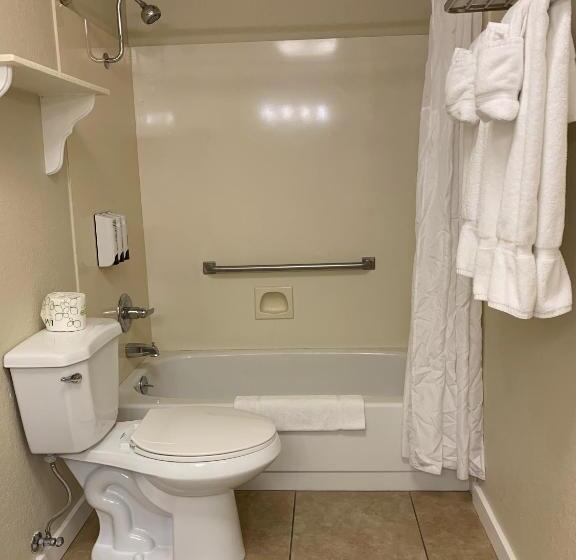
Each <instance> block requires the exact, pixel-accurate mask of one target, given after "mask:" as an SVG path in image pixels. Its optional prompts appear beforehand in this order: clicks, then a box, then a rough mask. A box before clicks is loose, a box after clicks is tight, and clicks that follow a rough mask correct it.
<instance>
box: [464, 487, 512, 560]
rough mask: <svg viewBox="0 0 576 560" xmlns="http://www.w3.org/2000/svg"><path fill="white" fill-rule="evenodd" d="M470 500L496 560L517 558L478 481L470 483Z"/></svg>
mask: <svg viewBox="0 0 576 560" xmlns="http://www.w3.org/2000/svg"><path fill="white" fill-rule="evenodd" d="M472 501H473V503H474V507H475V508H476V512H477V513H478V517H479V518H480V521H481V522H482V525H484V529H485V531H486V534H487V535H488V538H489V539H490V542H491V543H492V547H493V548H494V551H495V552H496V556H497V557H498V560H518V557H517V556H516V554H514V551H513V550H512V546H510V543H509V542H508V539H507V538H506V534H505V533H504V531H503V529H502V527H501V525H500V523H498V519H497V518H496V515H495V513H494V510H493V509H492V506H491V505H490V502H489V501H488V498H487V497H486V494H485V493H484V491H483V490H482V487H481V486H480V485H479V484H478V483H474V484H472Z"/></svg>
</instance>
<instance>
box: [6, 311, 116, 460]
mask: <svg viewBox="0 0 576 560" xmlns="http://www.w3.org/2000/svg"><path fill="white" fill-rule="evenodd" d="M121 332H122V331H121V329H120V325H119V324H118V322H116V321H114V320H112V319H88V321H87V326H86V328H85V329H84V330H82V331H78V332H51V331H47V330H42V331H40V332H38V333H36V334H35V335H33V336H31V337H30V338H28V339H26V340H25V341H23V342H22V343H20V344H19V345H18V346H16V348H14V349H13V350H11V351H10V352H8V353H7V354H6V355H5V356H4V367H6V368H9V369H10V373H11V375H12V381H13V384H14V390H15V392H16V399H17V401H18V408H19V410H20V417H21V418H22V424H23V425H24V431H25V433H26V438H27V440H28V446H29V447H30V451H32V453H42V454H59V453H78V452H80V451H84V450H85V449H88V448H89V447H92V446H93V445H95V444H96V443H98V442H99V441H100V440H101V439H102V438H103V437H104V436H105V435H106V434H107V433H108V432H109V431H110V429H111V428H112V427H113V426H114V424H115V423H116V417H117V415H118V382H119V378H118V375H119V374H118V337H119V336H120V334H121Z"/></svg>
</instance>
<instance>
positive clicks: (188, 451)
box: [130, 406, 276, 463]
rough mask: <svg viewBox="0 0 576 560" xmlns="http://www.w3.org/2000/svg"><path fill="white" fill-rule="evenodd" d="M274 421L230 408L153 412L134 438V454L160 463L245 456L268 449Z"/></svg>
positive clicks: (193, 461)
mask: <svg viewBox="0 0 576 560" xmlns="http://www.w3.org/2000/svg"><path fill="white" fill-rule="evenodd" d="M275 437H276V428H275V426H274V424H273V423H272V421H270V420H269V419H268V418H265V417H263V416H258V415H256V414H251V413H249V412H244V411H240V410H235V409H233V408H228V407H216V406H181V407H169V408H156V409H151V410H150V411H149V412H148V413H147V414H146V416H145V417H144V419H143V420H142V421H141V423H140V424H139V425H138V427H137V428H136V429H135V430H134V432H133V433H132V435H131V443H130V446H131V448H132V450H133V451H134V453H137V454H138V455H142V456H144V457H147V458H149V459H155V460H157V461H169V462H177V463H199V462H208V461H221V460H226V459H232V458H234V457H242V456H244V455H249V454H251V453H255V452H257V451H259V450H261V449H264V448H266V447H268V446H269V445H270V444H271V443H272V441H273V440H274V438H275Z"/></svg>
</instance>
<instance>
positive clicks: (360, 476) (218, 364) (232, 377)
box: [119, 349, 468, 490]
mask: <svg viewBox="0 0 576 560" xmlns="http://www.w3.org/2000/svg"><path fill="white" fill-rule="evenodd" d="M404 365H405V353H404V352H402V351H394V350H380V349H377V350H292V351H290V350H282V351H225V352H217V351H214V352H209V351H202V352H198V351H195V352H178V353H166V354H165V355H164V356H162V357H160V358H149V359H147V360H145V361H144V363H143V365H142V366H141V367H139V368H138V369H136V370H135V371H134V372H133V373H132V374H131V375H130V376H129V377H128V378H127V379H126V380H125V381H124V383H122V385H121V387H120V418H119V419H120V420H136V419H139V418H142V417H143V416H144V415H145V414H146V411H147V410H148V409H150V408H153V407H165V406H181V405H194V404H214V405H219V406H232V403H233V401H234V397H236V396H237V395H304V394H309V395H317V394H360V395H364V397H365V399H366V431H364V432H289V433H282V434H281V439H282V453H281V454H280V456H279V457H278V459H277V460H276V461H275V462H274V463H273V464H272V465H271V466H270V467H269V468H268V470H267V471H266V472H265V473H263V474H262V475H260V476H259V477H258V478H257V479H256V480H254V481H253V482H252V483H250V485H249V488H254V489H272V490H279V489H296V490H416V489H421V490H464V489H467V488H468V484H467V483H463V482H460V481H458V480H457V479H456V478H455V476H454V475H453V473H451V472H449V473H446V474H444V475H443V476H441V477H436V476H432V475H428V474H425V473H421V472H417V471H414V470H413V469H411V468H410V467H409V466H408V465H407V464H406V463H405V462H404V461H403V460H402V457H401V419H402V390H403V382H404ZM142 375H145V376H146V377H147V378H148V382H149V383H150V384H152V385H154V387H153V388H151V389H149V393H148V394H147V395H143V394H141V393H140V392H138V391H137V389H136V386H137V384H138V381H139V379H140V378H141V376H142Z"/></svg>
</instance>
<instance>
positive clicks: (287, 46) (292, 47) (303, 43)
mask: <svg viewBox="0 0 576 560" xmlns="http://www.w3.org/2000/svg"><path fill="white" fill-rule="evenodd" d="M276 47H277V48H278V50H279V51H280V52H281V53H282V54H283V55H284V56H326V55H329V54H332V53H334V52H335V51H336V49H337V48H338V39H304V40H297V41H277V42H276Z"/></svg>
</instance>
